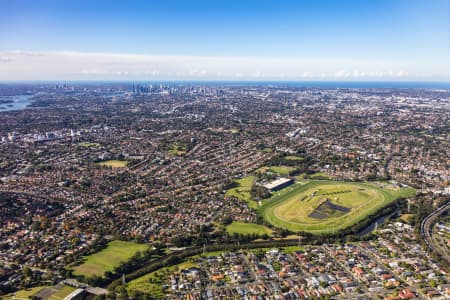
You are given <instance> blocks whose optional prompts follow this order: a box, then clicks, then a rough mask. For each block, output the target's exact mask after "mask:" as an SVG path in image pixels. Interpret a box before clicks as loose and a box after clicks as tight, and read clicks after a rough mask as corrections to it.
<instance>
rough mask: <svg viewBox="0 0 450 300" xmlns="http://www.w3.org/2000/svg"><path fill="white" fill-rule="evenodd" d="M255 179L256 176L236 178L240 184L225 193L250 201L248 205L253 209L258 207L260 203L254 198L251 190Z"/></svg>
mask: <svg viewBox="0 0 450 300" xmlns="http://www.w3.org/2000/svg"><path fill="white" fill-rule="evenodd" d="M254 181H255V176H247V177H244V178H241V179H238V180H236V183H237V184H238V186H237V187H235V188H231V189H229V190H228V191H227V193H226V194H225V195H226V196H230V197H236V198H238V199H241V200H244V201H245V202H247V203H248V206H249V207H250V208H253V209H257V207H258V203H257V202H256V201H254V200H252V195H251V190H252V186H253V183H254Z"/></svg>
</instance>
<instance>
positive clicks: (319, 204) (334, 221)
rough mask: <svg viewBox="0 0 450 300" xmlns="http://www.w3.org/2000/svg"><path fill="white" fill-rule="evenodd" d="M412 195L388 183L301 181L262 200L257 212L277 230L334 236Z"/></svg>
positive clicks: (404, 189) (412, 192) (408, 191)
mask: <svg viewBox="0 0 450 300" xmlns="http://www.w3.org/2000/svg"><path fill="white" fill-rule="evenodd" d="M305 182H306V184H305ZM414 194H415V190H414V189H406V188H397V187H394V186H391V185H388V184H386V185H383V186H381V185H375V184H369V183H350V182H337V181H324V180H320V181H319V180H308V181H306V180H304V181H303V182H302V183H296V184H294V185H292V186H290V187H287V188H285V189H283V190H281V191H280V192H278V193H276V194H275V195H274V196H273V197H272V198H270V199H268V200H266V201H264V203H263V205H262V206H261V207H260V212H261V214H262V216H263V217H264V218H265V219H266V220H267V221H268V222H269V223H271V224H272V225H274V226H276V227H281V228H286V229H289V230H292V231H306V232H311V233H314V234H321V233H333V232H337V231H339V230H341V229H344V228H347V227H350V226H352V225H353V224H355V223H357V222H359V221H361V220H362V219H364V218H365V217H367V216H368V215H370V214H373V213H375V212H376V211H377V210H379V209H381V208H383V207H384V206H386V205H388V204H389V203H391V202H393V201H394V200H396V199H398V198H399V197H409V196H412V195H414Z"/></svg>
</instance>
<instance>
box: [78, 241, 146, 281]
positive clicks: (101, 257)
mask: <svg viewBox="0 0 450 300" xmlns="http://www.w3.org/2000/svg"><path fill="white" fill-rule="evenodd" d="M148 248H149V245H146V244H137V243H134V242H125V241H112V242H109V243H108V246H107V247H106V248H105V249H103V250H101V251H100V252H97V253H94V254H91V255H89V256H87V257H84V258H83V259H84V260H85V261H84V262H83V263H82V264H81V265H79V266H76V267H73V270H74V272H73V273H74V274H75V275H84V276H86V277H92V276H103V275H104V273H105V272H106V271H113V270H114V268H115V267H117V266H119V265H120V264H121V263H122V262H125V261H127V260H129V259H130V258H131V257H132V256H133V255H135V254H136V252H138V251H145V250H147V249H148Z"/></svg>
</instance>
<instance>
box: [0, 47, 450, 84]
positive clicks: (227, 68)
mask: <svg viewBox="0 0 450 300" xmlns="http://www.w3.org/2000/svg"><path fill="white" fill-rule="evenodd" d="M0 63H1V64H0V80H115V79H117V80H125V79H129V80H189V79H195V80H233V79H234V80H280V79H282V80H421V79H424V80H450V74H449V70H450V68H447V67H448V66H446V64H445V63H443V64H440V65H420V64H415V63H413V62H409V61H407V62H400V61H376V60H374V61H367V60H364V61H362V60H336V59H328V60H319V59H298V58H265V57H243V56H234V57H233V56H180V55H179V56H174V55H172V56H161V55H141V54H122V53H86V52H70V51H61V52H33V51H20V50H16V51H3V52H0Z"/></svg>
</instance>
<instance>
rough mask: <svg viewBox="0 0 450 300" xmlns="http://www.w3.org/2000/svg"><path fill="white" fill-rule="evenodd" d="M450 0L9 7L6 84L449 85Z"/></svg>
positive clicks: (2, 26) (3, 31) (3, 37)
mask: <svg viewBox="0 0 450 300" xmlns="http://www.w3.org/2000/svg"><path fill="white" fill-rule="evenodd" d="M449 15H450V11H449V1H446V0H436V1H425V0H414V1H405V0H394V1H388V0H380V1H325V0H319V1H265V0H262V1H181V0H178V1H176V0H168V1H164V2H162V1H158V2H156V1H136V0H134V1H114V2H113V1H105V0H101V1H100V0H96V1H87V0H81V1H49V0H43V1H31V0H28V1H26V0H17V1H7V0H0V80H1V81H15V80H231V81H234V80H238V81H239V80H251V81H260V80H265V81H267V80H273V81H310V80H311V81H312V80H323V81H346V80H352V81H450V59H449V55H450V54H449V53H450V48H449V39H450V37H449V27H450V21H449V19H450V17H449Z"/></svg>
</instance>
